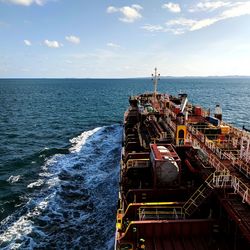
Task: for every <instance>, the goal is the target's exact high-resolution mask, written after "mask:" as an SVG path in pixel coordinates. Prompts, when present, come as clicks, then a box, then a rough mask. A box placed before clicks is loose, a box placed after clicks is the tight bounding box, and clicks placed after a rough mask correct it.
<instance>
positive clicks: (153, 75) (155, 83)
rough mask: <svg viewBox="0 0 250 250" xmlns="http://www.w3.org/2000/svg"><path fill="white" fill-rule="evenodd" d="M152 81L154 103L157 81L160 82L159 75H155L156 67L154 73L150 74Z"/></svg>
mask: <svg viewBox="0 0 250 250" xmlns="http://www.w3.org/2000/svg"><path fill="white" fill-rule="evenodd" d="M152 80H153V83H154V101H155V102H156V94H157V85H158V80H160V74H158V73H157V68H156V67H155V73H154V74H152Z"/></svg>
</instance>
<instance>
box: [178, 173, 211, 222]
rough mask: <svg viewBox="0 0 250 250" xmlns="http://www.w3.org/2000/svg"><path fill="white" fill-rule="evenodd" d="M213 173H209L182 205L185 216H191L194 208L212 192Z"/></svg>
mask: <svg viewBox="0 0 250 250" xmlns="http://www.w3.org/2000/svg"><path fill="white" fill-rule="evenodd" d="M213 189H214V188H213V174H211V175H209V176H208V178H207V179H206V180H205V182H204V183H203V184H202V185H201V186H200V187H199V188H198V189H197V190H196V191H195V193H194V194H193V195H192V196H191V197H190V198H189V199H188V200H187V201H186V203H185V204H184V205H183V210H184V213H185V215H186V217H189V216H191V215H192V214H193V213H194V212H195V211H196V209H197V208H198V207H199V206H200V205H201V204H202V203H203V202H204V201H205V200H206V199H207V198H208V196H209V195H210V194H211V193H212V192H213Z"/></svg>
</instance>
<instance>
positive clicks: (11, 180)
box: [7, 175, 21, 183]
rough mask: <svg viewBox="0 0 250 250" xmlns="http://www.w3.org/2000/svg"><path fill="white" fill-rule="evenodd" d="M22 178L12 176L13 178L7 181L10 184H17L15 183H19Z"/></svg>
mask: <svg viewBox="0 0 250 250" xmlns="http://www.w3.org/2000/svg"><path fill="white" fill-rule="evenodd" d="M20 178H21V175H11V176H10V177H9V178H8V179H7V181H8V182H9V183H15V182H18V181H19V180H20Z"/></svg>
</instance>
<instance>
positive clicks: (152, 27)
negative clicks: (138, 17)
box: [141, 24, 164, 32]
mask: <svg viewBox="0 0 250 250" xmlns="http://www.w3.org/2000/svg"><path fill="white" fill-rule="evenodd" d="M141 28H142V29H144V30H147V31H149V32H155V31H163V30H164V28H163V27H162V26H161V25H152V24H146V25H144V26H142V27H141Z"/></svg>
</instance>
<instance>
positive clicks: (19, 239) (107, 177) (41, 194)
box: [0, 78, 250, 250]
mask: <svg viewBox="0 0 250 250" xmlns="http://www.w3.org/2000/svg"><path fill="white" fill-rule="evenodd" d="M152 89H153V86H152V82H151V81H150V79H149V78H145V79H0V141H1V143H0V187H1V188H0V248H1V249H90V250H92V249H112V247H113V241H114V229H115V213H116V205H117V196H118V178H119V161H120V151H121V140H122V120H123V113H124V111H125V110H126V108H127V106H128V97H129V96H130V95H135V94H138V93H143V92H146V91H151V90H152ZM158 89H159V91H160V92H167V93H170V94H178V93H180V92H185V93H187V94H188V96H189V100H190V101H192V102H193V103H195V104H200V105H202V106H203V107H205V108H210V109H211V110H213V109H214V107H215V105H216V104H217V103H220V104H221V106H222V109H223V119H224V120H225V121H227V122H228V123H231V124H233V125H235V126H238V127H242V126H243V125H245V126H246V127H248V128H250V120H249V116H250V78H166V79H161V80H160V81H159V88H158Z"/></svg>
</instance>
